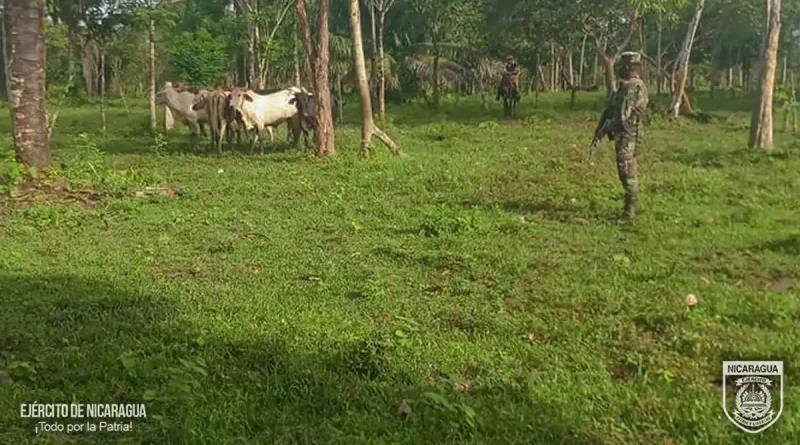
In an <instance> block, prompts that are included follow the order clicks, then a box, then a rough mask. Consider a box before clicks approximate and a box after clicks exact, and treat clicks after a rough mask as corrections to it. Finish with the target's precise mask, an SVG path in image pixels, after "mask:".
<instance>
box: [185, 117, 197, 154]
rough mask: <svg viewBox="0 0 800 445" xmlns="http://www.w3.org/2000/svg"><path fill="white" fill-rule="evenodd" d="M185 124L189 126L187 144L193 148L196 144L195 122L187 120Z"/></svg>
mask: <svg viewBox="0 0 800 445" xmlns="http://www.w3.org/2000/svg"><path fill="white" fill-rule="evenodd" d="M186 125H187V126H188V127H189V144H190V146H191V148H192V150H194V148H195V147H196V146H197V122H191V121H190V122H187V123H186Z"/></svg>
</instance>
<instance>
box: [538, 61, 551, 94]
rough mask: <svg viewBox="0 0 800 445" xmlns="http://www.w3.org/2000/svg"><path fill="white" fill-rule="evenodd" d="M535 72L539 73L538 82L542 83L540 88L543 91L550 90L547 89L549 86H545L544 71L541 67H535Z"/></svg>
mask: <svg viewBox="0 0 800 445" xmlns="http://www.w3.org/2000/svg"><path fill="white" fill-rule="evenodd" d="M537 70H538V71H539V79H540V80H541V82H542V88H545V89H550V88H549V86H548V84H547V79H545V77H544V70H543V69H542V65H539V66H538V67H537ZM537 91H538V90H537Z"/></svg>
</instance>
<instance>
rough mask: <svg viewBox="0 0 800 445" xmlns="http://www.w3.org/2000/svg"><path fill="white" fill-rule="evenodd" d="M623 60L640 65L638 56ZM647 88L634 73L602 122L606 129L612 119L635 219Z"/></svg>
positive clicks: (619, 166)
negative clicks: (638, 144) (639, 145)
mask: <svg viewBox="0 0 800 445" xmlns="http://www.w3.org/2000/svg"><path fill="white" fill-rule="evenodd" d="M622 57H623V61H626V60H627V61H630V62H632V63H639V62H640V57H641V56H640V55H639V54H638V53H623V55H622ZM647 101H648V97H647V86H646V85H645V83H644V81H642V79H640V78H639V76H638V74H633V75H632V76H630V78H628V79H624V80H623V81H622V82H620V85H619V88H618V89H617V91H616V92H615V93H614V94H613V95H612V96H611V97H610V98H609V102H608V106H607V107H606V109H605V111H604V112H603V117H602V118H601V119H600V125H598V128H600V127H602V126H603V124H604V123H605V122H606V120H609V119H610V122H609V123H608V124H607V128H608V129H609V131H610V133H611V134H613V137H614V148H615V151H616V157H617V172H618V173H619V180H620V182H622V188H623V189H624V190H625V210H624V215H623V216H624V217H626V218H633V216H634V215H635V213H636V201H637V199H638V197H639V182H638V179H637V177H636V142H637V140H638V139H639V137H641V136H642V135H643V131H642V130H643V128H642V120H641V116H642V114H643V113H644V110H645V109H646V108H647Z"/></svg>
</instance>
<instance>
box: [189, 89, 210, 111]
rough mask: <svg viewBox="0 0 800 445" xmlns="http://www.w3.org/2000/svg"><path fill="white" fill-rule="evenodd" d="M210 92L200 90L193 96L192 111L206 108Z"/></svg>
mask: <svg viewBox="0 0 800 445" xmlns="http://www.w3.org/2000/svg"><path fill="white" fill-rule="evenodd" d="M209 95H210V92H209V91H206V90H202V91H200V92H198V93H197V94H195V95H194V99H193V100H192V110H195V111H197V110H202V109H203V108H205V107H206V104H207V103H208V99H209Z"/></svg>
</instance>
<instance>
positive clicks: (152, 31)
mask: <svg viewBox="0 0 800 445" xmlns="http://www.w3.org/2000/svg"><path fill="white" fill-rule="evenodd" d="M155 35H156V23H155V20H153V19H150V27H149V28H148V31H147V41H148V43H149V45H150V130H151V131H152V132H153V133H155V132H156V130H157V127H158V120H157V119H156V42H155Z"/></svg>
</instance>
